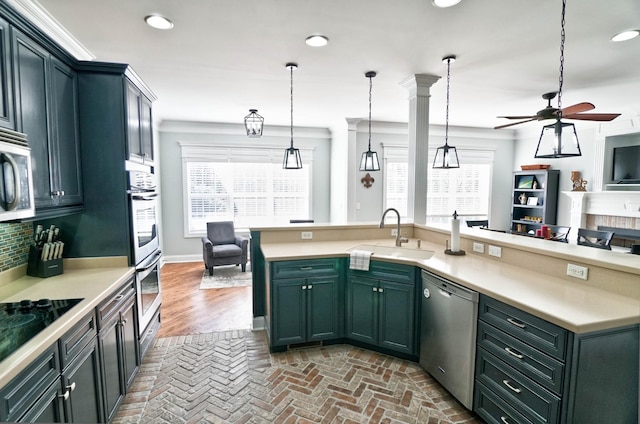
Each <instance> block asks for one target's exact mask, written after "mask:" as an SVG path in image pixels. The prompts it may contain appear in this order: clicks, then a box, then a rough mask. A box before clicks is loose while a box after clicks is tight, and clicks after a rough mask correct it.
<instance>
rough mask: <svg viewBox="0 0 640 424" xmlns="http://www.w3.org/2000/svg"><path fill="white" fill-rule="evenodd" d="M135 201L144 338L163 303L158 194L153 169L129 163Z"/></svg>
mask: <svg viewBox="0 0 640 424" xmlns="http://www.w3.org/2000/svg"><path fill="white" fill-rule="evenodd" d="M126 169H127V174H128V178H129V181H128V184H129V190H128V193H129V199H130V202H131V231H132V235H131V241H132V245H133V246H132V248H133V261H134V264H135V267H136V283H137V292H138V314H139V319H140V327H139V328H140V335H142V334H143V332H144V331H145V330H146V328H147V326H148V325H149V323H150V322H151V319H152V318H153V314H154V312H155V311H156V310H157V309H158V307H159V306H160V304H161V302H162V295H161V285H160V259H161V258H162V252H161V251H160V240H159V237H158V227H159V222H158V208H159V204H158V203H159V202H158V191H157V184H156V176H155V174H154V173H153V168H151V167H149V166H145V165H140V164H136V163H131V162H127V165H126Z"/></svg>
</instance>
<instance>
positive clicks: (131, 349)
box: [97, 279, 140, 421]
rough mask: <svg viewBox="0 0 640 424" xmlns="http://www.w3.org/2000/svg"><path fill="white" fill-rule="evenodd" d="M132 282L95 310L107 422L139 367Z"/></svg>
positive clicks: (111, 417) (133, 285)
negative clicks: (96, 313)
mask: <svg viewBox="0 0 640 424" xmlns="http://www.w3.org/2000/svg"><path fill="white" fill-rule="evenodd" d="M136 307H137V305H136V292H135V280H133V279H132V280H130V281H129V282H127V283H126V284H124V286H123V287H122V288H121V289H120V290H117V291H116V292H114V293H113V294H112V295H111V296H110V297H109V298H108V299H106V300H104V301H103V302H102V303H101V304H100V305H99V306H98V307H97V312H98V342H99V350H100V361H101V366H102V377H103V387H102V389H103V392H104V394H103V399H104V405H105V414H106V418H107V420H108V421H111V420H112V419H113V417H114V416H115V414H116V412H117V410H118V406H120V403H121V402H122V400H123V399H124V396H125V394H126V393H127V390H128V388H129V386H130V385H131V383H132V382H133V379H134V377H135V375H136V373H137V372H138V369H139V367H140V353H139V349H140V347H139V343H138V322H137V319H136V317H137V313H136Z"/></svg>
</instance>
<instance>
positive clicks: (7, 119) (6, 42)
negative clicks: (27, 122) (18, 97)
mask: <svg viewBox="0 0 640 424" xmlns="http://www.w3.org/2000/svg"><path fill="white" fill-rule="evenodd" d="M12 75H13V74H12V69H11V35H10V27H9V23H8V22H7V21H5V20H4V19H0V127H4V128H8V129H10V130H15V129H16V122H15V116H14V111H13V81H12Z"/></svg>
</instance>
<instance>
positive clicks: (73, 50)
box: [5, 0, 96, 60]
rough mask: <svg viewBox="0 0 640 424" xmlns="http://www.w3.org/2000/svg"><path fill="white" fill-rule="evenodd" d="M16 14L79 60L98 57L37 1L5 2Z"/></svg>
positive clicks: (8, 0) (17, 0) (12, 0)
mask: <svg viewBox="0 0 640 424" xmlns="http://www.w3.org/2000/svg"><path fill="white" fill-rule="evenodd" d="M5 1H6V2H7V4H9V5H10V6H11V7H12V8H13V9H14V10H15V11H16V12H18V13H19V14H20V15H22V16H23V17H24V18H25V19H27V20H28V21H29V22H31V23H32V24H33V25H35V26H36V27H37V28H38V29H39V30H40V31H42V32H43V33H45V34H46V35H47V36H48V37H50V38H51V39H53V40H54V41H55V42H56V43H58V44H59V45H60V46H61V47H62V48H63V49H65V50H66V51H67V52H68V53H69V54H71V55H72V56H73V57H75V58H76V59H78V60H94V59H95V58H96V57H95V56H94V55H93V54H92V53H91V52H90V51H89V50H88V49H87V48H86V47H84V46H83V45H82V43H80V41H78V40H77V39H76V38H75V37H74V36H73V35H71V33H70V32H69V31H67V29H66V28H64V27H63V26H62V25H61V24H60V22H58V21H57V20H56V18H54V17H53V16H52V15H51V14H50V13H49V12H48V11H47V10H46V9H45V8H44V7H42V6H41V5H40V3H38V2H37V1H36V0H5Z"/></svg>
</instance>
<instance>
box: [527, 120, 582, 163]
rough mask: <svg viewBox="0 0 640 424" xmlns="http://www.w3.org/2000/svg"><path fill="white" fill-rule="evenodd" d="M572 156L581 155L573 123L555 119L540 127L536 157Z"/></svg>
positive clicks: (555, 157)
mask: <svg viewBox="0 0 640 424" xmlns="http://www.w3.org/2000/svg"><path fill="white" fill-rule="evenodd" d="M573 156H582V152H581V151H580V143H579V142H578V133H577V132H576V127H575V125H573V124H570V123H567V122H562V121H560V120H557V121H556V122H554V123H553V124H550V125H545V126H544V127H542V132H541V133H540V140H538V147H537V148H536V154H535V157H536V158H541V159H557V158H568V157H573Z"/></svg>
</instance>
